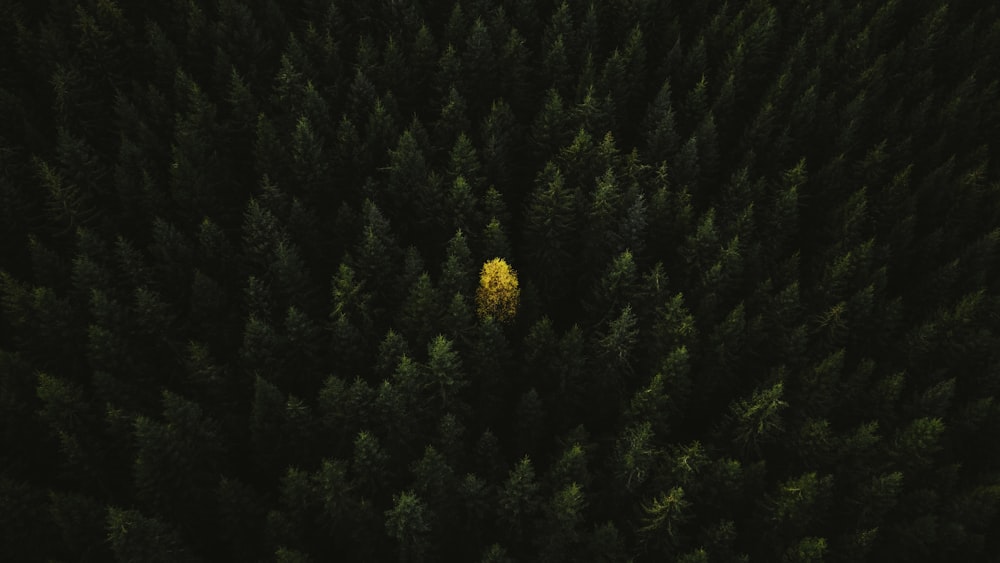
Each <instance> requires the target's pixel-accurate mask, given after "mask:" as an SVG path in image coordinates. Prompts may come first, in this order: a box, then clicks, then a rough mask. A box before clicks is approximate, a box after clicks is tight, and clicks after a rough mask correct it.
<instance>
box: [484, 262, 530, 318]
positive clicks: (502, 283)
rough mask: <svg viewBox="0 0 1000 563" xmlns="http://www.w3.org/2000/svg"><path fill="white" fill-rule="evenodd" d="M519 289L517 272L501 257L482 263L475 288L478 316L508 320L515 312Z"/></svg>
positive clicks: (519, 295) (519, 293) (519, 294)
mask: <svg viewBox="0 0 1000 563" xmlns="http://www.w3.org/2000/svg"><path fill="white" fill-rule="evenodd" d="M520 297H521V289H520V288H519V287H518V285H517V272H515V271H514V269H513V268H511V267H510V265H509V264H507V261H506V260H504V259H503V258H494V259H492V260H489V261H488V262H486V263H485V264H483V269H482V270H480V272H479V289H478V290H476V311H477V312H478V313H479V317H480V318H485V317H493V318H494V319H496V320H498V321H501V322H508V321H510V320H512V319H513V318H514V315H516V314H517V305H518V301H519V299H520Z"/></svg>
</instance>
